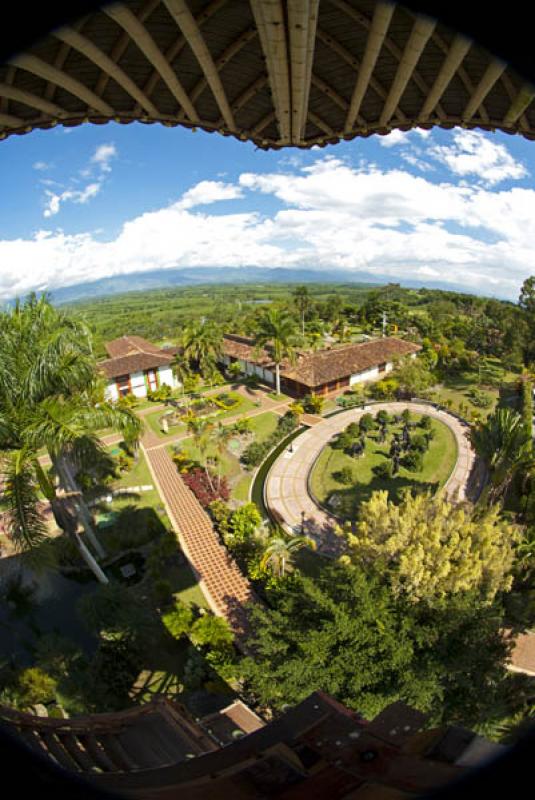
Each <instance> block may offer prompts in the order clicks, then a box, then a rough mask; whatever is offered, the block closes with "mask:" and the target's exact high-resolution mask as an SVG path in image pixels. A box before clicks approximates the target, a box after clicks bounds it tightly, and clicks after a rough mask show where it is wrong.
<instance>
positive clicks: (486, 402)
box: [468, 387, 492, 408]
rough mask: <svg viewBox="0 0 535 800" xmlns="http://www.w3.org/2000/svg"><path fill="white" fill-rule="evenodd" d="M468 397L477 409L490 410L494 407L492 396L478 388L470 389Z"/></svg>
mask: <svg viewBox="0 0 535 800" xmlns="http://www.w3.org/2000/svg"><path fill="white" fill-rule="evenodd" d="M468 397H469V398H470V402H471V403H472V405H474V406H476V407H477V408H490V406H491V405H492V396H491V395H490V394H489V393H488V392H484V391H483V390H482V389H477V388H476V387H474V388H472V389H470V391H469V392H468Z"/></svg>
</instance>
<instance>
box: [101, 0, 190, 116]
mask: <svg viewBox="0 0 535 800" xmlns="http://www.w3.org/2000/svg"><path fill="white" fill-rule="evenodd" d="M103 11H104V12H105V13H106V14H107V15H108V16H109V17H111V19H113V20H114V22H116V23H117V24H118V25H120V26H121V27H122V28H123V29H124V30H125V31H126V32H127V33H128V35H129V36H130V38H131V39H132V41H133V42H134V43H135V44H136V46H137V47H138V48H139V49H140V50H141V52H142V53H143V55H144V56H145V58H146V59H147V61H148V62H149V63H150V64H151V65H152V66H153V67H154V69H156V70H157V71H158V72H159V74H160V77H161V79H162V80H163V82H164V83H165V84H166V86H167V88H168V89H169V91H170V92H171V94H172V95H173V97H174V98H175V100H176V101H177V103H178V104H179V106H180V109H181V110H183V111H184V112H185V114H186V116H187V117H188V119H189V121H190V122H193V123H195V122H198V116H197V112H196V110H195V107H194V106H193V103H192V102H191V100H190V99H189V97H188V94H187V92H186V91H185V89H184V87H183V86H182V84H181V83H180V81H179V80H178V78H177V76H176V73H175V72H174V70H173V69H172V68H171V65H170V64H169V61H168V60H167V59H166V58H165V56H164V55H163V53H162V51H161V50H160V48H159V47H158V45H157V44H156V42H155V41H154V39H153V38H152V36H151V35H150V33H149V32H148V30H147V29H146V28H145V27H144V26H143V25H142V23H141V22H140V21H139V19H138V18H137V17H136V16H135V14H133V12H132V11H131V10H130V9H129V8H128V7H127V6H126V5H124V4H123V3H116V4H115V5H113V6H107V7H106V8H104V9H103Z"/></svg>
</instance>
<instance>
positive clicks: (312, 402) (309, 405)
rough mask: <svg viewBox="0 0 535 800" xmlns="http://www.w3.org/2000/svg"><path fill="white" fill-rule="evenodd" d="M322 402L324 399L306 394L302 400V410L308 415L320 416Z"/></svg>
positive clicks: (317, 395)
mask: <svg viewBox="0 0 535 800" xmlns="http://www.w3.org/2000/svg"><path fill="white" fill-rule="evenodd" d="M324 402H325V400H324V398H323V397H321V396H320V395H319V394H308V395H307V396H306V397H305V398H303V408H304V409H305V411H307V412H308V413H309V414H321V412H322V409H323V403H324Z"/></svg>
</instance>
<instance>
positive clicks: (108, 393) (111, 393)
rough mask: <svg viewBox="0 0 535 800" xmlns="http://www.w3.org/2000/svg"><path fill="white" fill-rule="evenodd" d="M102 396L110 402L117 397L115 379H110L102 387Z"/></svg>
mask: <svg viewBox="0 0 535 800" xmlns="http://www.w3.org/2000/svg"><path fill="white" fill-rule="evenodd" d="M104 398H105V399H106V400H109V401H111V402H112V403H114V402H115V401H116V400H118V399H119V392H118V390H117V384H116V383H115V381H110V382H109V383H108V385H107V386H106V388H105V389H104Z"/></svg>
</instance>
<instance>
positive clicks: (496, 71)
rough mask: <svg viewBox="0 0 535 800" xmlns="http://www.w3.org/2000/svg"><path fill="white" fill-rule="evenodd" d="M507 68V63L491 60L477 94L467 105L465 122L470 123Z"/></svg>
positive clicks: (463, 119)
mask: <svg viewBox="0 0 535 800" xmlns="http://www.w3.org/2000/svg"><path fill="white" fill-rule="evenodd" d="M506 67H507V64H506V63H505V61H500V60H498V59H497V58H493V59H492V60H491V62H490V63H489V65H488V67H487V69H486V70H485V72H484V74H483V75H482V77H481V80H480V81H479V83H478V85H477V87H476V90H475V92H474V93H473V94H472V96H471V97H470V100H469V101H468V103H467V104H466V107H465V109H464V111H463V113H462V116H461V119H462V121H463V122H470V120H471V119H472V117H473V116H474V114H475V113H476V112H477V111H478V109H479V107H480V106H481V104H482V103H483V101H484V99H485V97H486V96H487V95H488V93H489V92H490V90H491V89H492V87H493V86H494V84H495V83H496V81H497V80H498V79H499V78H500V77H501V75H502V73H503V72H504V70H505V69H506Z"/></svg>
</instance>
